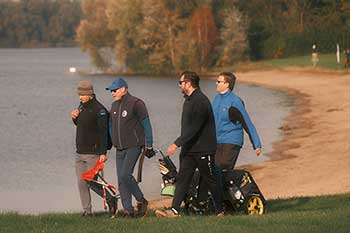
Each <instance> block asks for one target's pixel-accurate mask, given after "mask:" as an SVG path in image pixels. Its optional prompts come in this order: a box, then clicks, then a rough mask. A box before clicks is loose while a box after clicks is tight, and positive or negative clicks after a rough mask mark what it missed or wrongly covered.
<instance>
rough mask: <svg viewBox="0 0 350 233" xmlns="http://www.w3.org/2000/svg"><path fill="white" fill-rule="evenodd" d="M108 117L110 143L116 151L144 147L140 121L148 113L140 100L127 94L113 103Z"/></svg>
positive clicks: (143, 133) (143, 134)
mask: <svg viewBox="0 0 350 233" xmlns="http://www.w3.org/2000/svg"><path fill="white" fill-rule="evenodd" d="M110 117H111V119H110V120H111V122H110V124H111V136H112V142H113V145H114V146H115V147H116V148H117V149H118V150H122V149H127V148H131V147H137V146H144V145H145V132H144V128H143V126H142V121H143V120H144V119H145V118H147V117H148V112H147V109H146V105H145V103H144V102H143V101H142V100H141V99H139V98H137V97H134V96H132V95H130V94H129V93H127V94H126V95H124V96H123V97H122V98H121V99H120V100H118V101H114V102H113V104H112V107H111V111H110Z"/></svg>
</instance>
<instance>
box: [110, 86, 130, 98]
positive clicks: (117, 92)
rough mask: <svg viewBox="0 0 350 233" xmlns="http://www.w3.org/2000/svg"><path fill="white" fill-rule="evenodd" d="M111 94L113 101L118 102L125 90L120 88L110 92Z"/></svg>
mask: <svg viewBox="0 0 350 233" xmlns="http://www.w3.org/2000/svg"><path fill="white" fill-rule="evenodd" d="M111 94H112V96H113V98H114V100H120V99H121V98H122V97H123V95H125V94H126V88H125V87H121V88H118V89H117V90H111Z"/></svg>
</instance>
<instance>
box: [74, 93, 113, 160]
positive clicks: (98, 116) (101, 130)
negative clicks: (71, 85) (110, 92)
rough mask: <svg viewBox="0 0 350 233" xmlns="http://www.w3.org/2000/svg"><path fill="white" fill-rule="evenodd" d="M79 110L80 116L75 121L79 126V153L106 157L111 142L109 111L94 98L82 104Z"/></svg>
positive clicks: (77, 131) (77, 145)
mask: <svg viewBox="0 0 350 233" xmlns="http://www.w3.org/2000/svg"><path fill="white" fill-rule="evenodd" d="M79 110H80V111H81V112H80V113H79V116H78V117H77V118H76V119H73V122H74V124H75V125H76V126H77V130H76V139H75V140H76V148H77V153H78V154H96V155H103V154H104V155H105V154H106V153H107V147H108V141H109V139H108V138H109V135H108V111H107V109H106V108H105V107H104V106H103V105H102V104H101V103H100V102H98V101H97V100H96V98H93V99H92V100H90V101H88V102H87V103H84V104H83V103H81V104H80V106H79Z"/></svg>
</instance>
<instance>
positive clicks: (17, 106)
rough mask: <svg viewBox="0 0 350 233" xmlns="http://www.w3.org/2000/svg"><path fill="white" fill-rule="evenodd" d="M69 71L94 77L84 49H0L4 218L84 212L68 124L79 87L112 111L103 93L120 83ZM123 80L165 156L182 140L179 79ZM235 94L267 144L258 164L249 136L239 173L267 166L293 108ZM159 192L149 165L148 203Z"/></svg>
mask: <svg viewBox="0 0 350 233" xmlns="http://www.w3.org/2000/svg"><path fill="white" fill-rule="evenodd" d="M69 67H76V69H77V70H78V71H84V72H88V73H90V72H95V69H94V68H93V66H91V64H90V61H89V58H88V56H87V55H86V54H83V53H81V52H80V50H79V49H78V48H60V49H0V86H1V92H0V116H1V121H0V130H1V131H0V132H1V133H0V148H1V152H0V161H1V162H0V171H1V173H0V174H1V176H0V211H9V210H10V211H18V212H20V213H32V214H37V213H46V212H77V211H80V210H81V207H80V200H79V195H78V188H77V185H76V175H75V170H74V156H75V126H74V124H73V123H72V120H71V118H70V112H71V111H72V110H73V109H74V108H76V107H77V106H78V104H79V99H78V95H77V93H76V87H77V84H78V82H79V81H81V80H90V81H91V82H92V83H93V85H94V89H95V92H96V94H97V98H98V99H99V101H100V102H101V103H103V104H104V105H105V106H106V107H107V108H108V109H109V108H110V106H111V103H112V102H113V99H112V97H111V95H110V92H108V91H106V90H105V87H107V86H108V85H109V84H110V83H111V82H112V81H113V80H114V79H115V78H116V76H104V75H96V76H83V75H79V72H77V73H69ZM125 79H126V81H127V82H128V83H129V91H130V93H131V94H133V95H135V96H137V97H140V98H141V99H143V100H144V101H145V103H146V105H147V107H148V111H149V115H150V119H151V123H152V127H153V134H154V146H155V148H159V149H161V150H163V151H166V149H167V147H168V145H169V144H171V143H173V141H174V140H175V139H176V137H177V136H178V135H179V133H180V128H179V127H180V119H181V109H182V103H183V96H182V94H181V92H180V90H179V88H178V85H177V83H178V77H157V78H155V77H151V76H148V77H140V76H137V77H125ZM200 85H201V88H202V90H203V91H204V92H205V93H206V94H207V95H208V97H209V98H210V99H211V100H212V99H213V97H214V95H215V94H216V93H215V81H214V80H201V83H200ZM235 92H236V93H237V94H238V95H240V96H241V97H242V99H243V100H244V102H245V105H246V108H247V111H248V112H249V114H250V117H251V118H252V120H253V122H254V123H255V126H256V128H257V130H258V132H259V134H260V137H261V140H262V144H263V155H262V156H260V157H257V156H256V155H255V153H254V151H253V150H252V146H251V144H250V141H249V139H248V137H247V136H246V137H245V145H244V147H243V150H242V151H241V154H240V158H239V161H238V165H241V164H248V163H259V162H262V161H264V160H267V159H268V158H267V157H266V156H264V154H266V153H268V152H270V151H271V150H272V146H271V145H272V142H274V141H277V140H280V139H281V138H280V137H281V132H280V130H279V129H278V128H279V127H280V126H281V124H282V120H283V119H284V117H285V116H287V114H288V113H289V111H290V109H291V107H292V100H291V99H290V98H289V97H288V96H286V94H285V93H283V92H281V91H276V90H271V89H266V88H261V87H257V86H251V85H244V84H240V83H238V84H237V85H236V87H235ZM178 153H179V151H177V153H176V155H175V156H174V161H175V164H178V156H177V155H178ZM114 154H115V150H114V149H112V150H111V151H109V152H108V157H109V160H108V161H107V163H106V169H105V177H106V179H107V180H108V181H109V182H111V183H114V184H116V180H117V178H116V172H115V158H114V157H115V155H114ZM135 172H136V171H135ZM160 184H161V176H160V174H159V169H158V160H157V158H156V157H154V158H152V159H147V158H146V159H145V163H144V170H143V182H142V184H141V189H142V190H143V191H144V193H145V196H146V198H148V199H155V198H159V197H160V196H159V192H160ZM102 207H103V202H102V199H101V198H99V197H97V196H93V209H94V210H102Z"/></svg>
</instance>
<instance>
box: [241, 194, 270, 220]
mask: <svg viewBox="0 0 350 233" xmlns="http://www.w3.org/2000/svg"><path fill="white" fill-rule="evenodd" d="M245 207H246V213H247V214H248V215H262V214H264V213H266V206H265V205H264V202H263V200H262V199H261V197H260V196H259V195H251V196H249V198H248V200H247V202H246V206H245Z"/></svg>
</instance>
